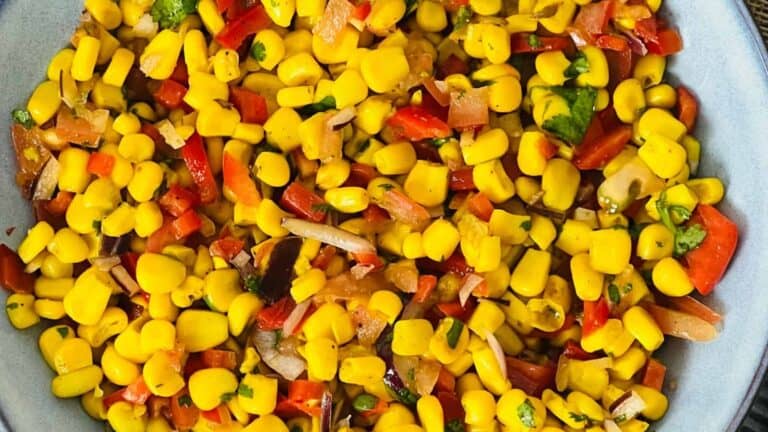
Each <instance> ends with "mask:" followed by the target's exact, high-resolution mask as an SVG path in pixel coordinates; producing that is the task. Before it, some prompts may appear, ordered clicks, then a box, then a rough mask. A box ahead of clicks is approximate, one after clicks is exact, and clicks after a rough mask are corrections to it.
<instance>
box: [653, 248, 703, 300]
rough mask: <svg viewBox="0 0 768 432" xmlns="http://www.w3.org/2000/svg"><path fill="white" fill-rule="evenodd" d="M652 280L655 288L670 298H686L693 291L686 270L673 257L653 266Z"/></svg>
mask: <svg viewBox="0 0 768 432" xmlns="http://www.w3.org/2000/svg"><path fill="white" fill-rule="evenodd" d="M652 278H653V284H654V286H656V288H658V290H659V291H661V292H662V293H663V294H665V295H668V296H670V297H684V296H687V295H688V294H690V293H691V292H692V291H693V283H691V280H690V279H689V278H688V274H687V273H686V271H685V268H683V266H682V265H681V264H680V263H679V262H678V261H677V260H676V259H674V258H672V257H671V256H667V257H665V258H662V259H661V260H660V261H659V262H657V263H656V265H654V266H653V273H652Z"/></svg>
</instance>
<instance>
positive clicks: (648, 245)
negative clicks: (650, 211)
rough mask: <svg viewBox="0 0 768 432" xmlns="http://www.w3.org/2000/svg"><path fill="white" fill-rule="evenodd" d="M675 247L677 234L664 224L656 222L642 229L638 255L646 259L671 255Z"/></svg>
mask: <svg viewBox="0 0 768 432" xmlns="http://www.w3.org/2000/svg"><path fill="white" fill-rule="evenodd" d="M674 248H675V236H674V234H672V232H671V231H670V230H669V229H668V228H667V227H665V226H664V225H663V224H660V223H655V224H651V225H648V226H646V227H645V228H643V230H642V231H640V236H639V237H638V240H637V256H638V257H640V258H642V259H644V260H659V259H662V258H665V257H671V256H672V252H673V251H674Z"/></svg>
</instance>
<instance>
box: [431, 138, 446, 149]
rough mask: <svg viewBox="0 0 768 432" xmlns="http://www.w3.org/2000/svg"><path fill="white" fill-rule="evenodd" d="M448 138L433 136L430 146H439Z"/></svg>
mask: <svg viewBox="0 0 768 432" xmlns="http://www.w3.org/2000/svg"><path fill="white" fill-rule="evenodd" d="M449 140H450V138H434V139H432V141H431V143H432V147H435V148H440V147H442V146H443V145H445V143H447V142H448V141H449Z"/></svg>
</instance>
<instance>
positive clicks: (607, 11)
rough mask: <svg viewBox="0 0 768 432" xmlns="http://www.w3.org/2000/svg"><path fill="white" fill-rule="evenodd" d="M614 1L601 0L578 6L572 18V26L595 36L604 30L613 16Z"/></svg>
mask: <svg viewBox="0 0 768 432" xmlns="http://www.w3.org/2000/svg"><path fill="white" fill-rule="evenodd" d="M614 10H615V3H614V1H613V0H603V1H600V2H597V3H589V4H586V5H584V6H582V7H580V8H579V13H578V15H576V18H575V19H574V20H573V27H574V28H576V29H578V30H581V31H582V32H585V33H586V34H587V35H589V36H597V35H600V34H603V33H605V32H606V30H607V27H608V22H609V21H610V19H611V17H612V16H613V13H614Z"/></svg>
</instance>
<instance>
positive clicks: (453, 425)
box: [445, 419, 466, 432]
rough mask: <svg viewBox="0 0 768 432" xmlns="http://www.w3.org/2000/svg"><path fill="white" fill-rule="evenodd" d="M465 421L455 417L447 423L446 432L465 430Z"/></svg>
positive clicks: (461, 431) (462, 431) (463, 431)
mask: <svg viewBox="0 0 768 432" xmlns="http://www.w3.org/2000/svg"><path fill="white" fill-rule="evenodd" d="M465 431H466V429H464V423H462V422H461V420H459V419H453V420H451V421H449V422H448V423H447V424H446V425H445V432H465Z"/></svg>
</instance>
